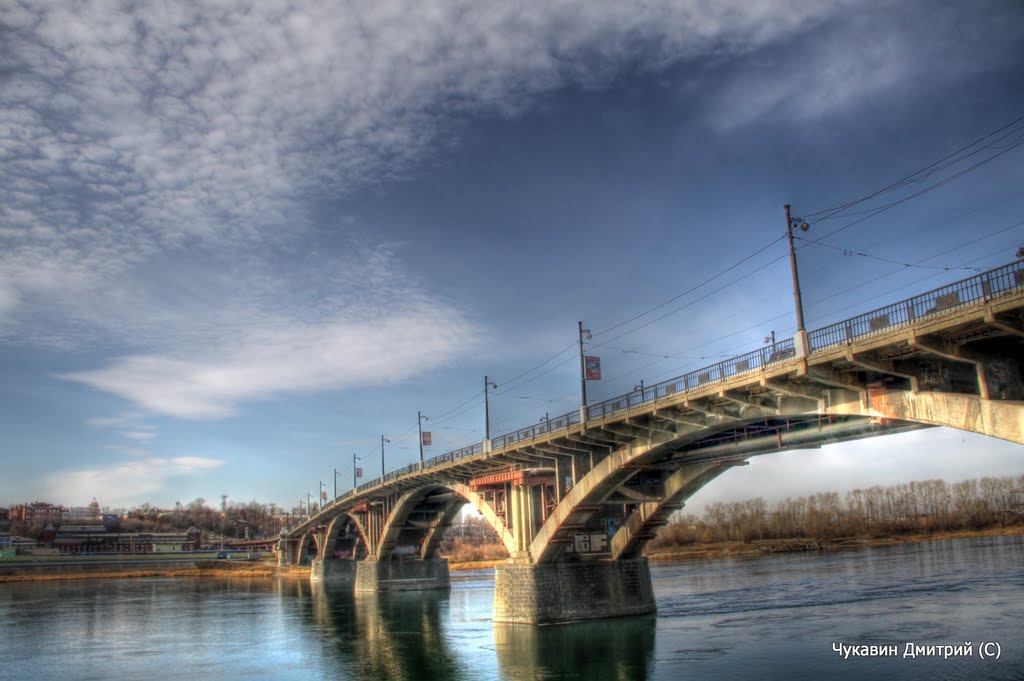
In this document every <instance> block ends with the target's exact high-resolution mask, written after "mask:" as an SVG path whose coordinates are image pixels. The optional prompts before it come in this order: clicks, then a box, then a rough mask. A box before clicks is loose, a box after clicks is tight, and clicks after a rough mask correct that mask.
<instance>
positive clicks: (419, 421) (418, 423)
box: [416, 412, 430, 468]
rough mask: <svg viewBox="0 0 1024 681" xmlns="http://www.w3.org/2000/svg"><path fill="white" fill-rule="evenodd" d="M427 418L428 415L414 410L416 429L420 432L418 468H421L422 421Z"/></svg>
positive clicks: (427, 419) (428, 418)
mask: <svg viewBox="0 0 1024 681" xmlns="http://www.w3.org/2000/svg"><path fill="white" fill-rule="evenodd" d="M429 420H430V417H429V416H424V415H423V414H421V413H420V412H416V430H417V431H418V432H419V434H420V468H423V422H424V421H429Z"/></svg>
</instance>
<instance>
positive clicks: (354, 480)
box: [352, 452, 362, 490]
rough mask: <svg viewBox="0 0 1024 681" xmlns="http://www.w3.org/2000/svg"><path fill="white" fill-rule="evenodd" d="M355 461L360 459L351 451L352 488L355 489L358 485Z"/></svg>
mask: <svg viewBox="0 0 1024 681" xmlns="http://www.w3.org/2000/svg"><path fill="white" fill-rule="evenodd" d="M356 461H362V459H361V458H359V457H358V456H356V453H355V452H352V489H353V490H355V488H356V487H358V486H359V476H358V475H356Z"/></svg>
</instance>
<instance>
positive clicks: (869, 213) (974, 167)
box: [806, 135, 1024, 243]
mask: <svg viewBox="0 0 1024 681" xmlns="http://www.w3.org/2000/svg"><path fill="white" fill-rule="evenodd" d="M1021 145H1024V135H1022V136H1021V137H1020V138H1019V139H1018V140H1017V141H1015V142H1014V143H1013V144H1012V145H1010V146H1008V147H1006V148H1005V149H1003V150H1002V151H1000V152H999V153H997V154H993V155H992V156H989V157H988V158H986V159H983V160H981V161H978V162H977V163H975V164H974V165H972V166H969V167H967V168H965V169H963V170H961V171H960V172H958V173H956V174H955V175H951V176H949V177H947V178H945V179H942V180H939V181H938V182H936V183H934V184H931V185H928V186H927V187H925V188H924V189H920V190H918V191H916V192H914V193H913V194H909V195H908V196H905V197H903V198H901V199H899V200H897V201H893V202H891V203H888V204H886V205H884V206H880V207H878V208H873V209H871V210H869V211H865V212H866V213H867V215H864V217H862V218H859V219H857V220H854V221H853V222H850V223H847V224H845V225H843V226H842V227H840V228H838V229H834V230H832V231H831V232H829V233H827V234H824V235H822V236H821V237H819V238H817V239H813V240H806V241H808V243H819V242H821V241H823V240H825V239H828V238H830V237H833V236H835V235H836V234H839V233H840V232H843V231H845V230H847V229H849V228H850V227H853V226H854V225H859V224H860V223H862V222H864V221H865V220H870V219H871V218H873V217H875V216H876V215H879V214H880V213H884V212H885V211H887V210H890V209H892V208H895V207H896V206H899V205H901V204H903V203H906V202H907V201H910V200H912V199H915V198H917V197H919V196H922V195H924V194H927V193H929V192H931V191H934V190H935V189H938V188H939V187H942V186H944V185H946V184H949V183H950V182H952V181H954V180H957V179H959V178H961V177H963V176H964V175H967V174H968V173H971V172H973V171H975V170H977V169H978V168H980V167H981V166H983V165H985V164H986V163H989V162H991V161H994V160H995V159H997V158H999V157H1000V156H1002V155H1003V154H1006V153H1009V152H1010V151H1011V150H1013V149H1016V148H1017V147H1019V146H1021Z"/></svg>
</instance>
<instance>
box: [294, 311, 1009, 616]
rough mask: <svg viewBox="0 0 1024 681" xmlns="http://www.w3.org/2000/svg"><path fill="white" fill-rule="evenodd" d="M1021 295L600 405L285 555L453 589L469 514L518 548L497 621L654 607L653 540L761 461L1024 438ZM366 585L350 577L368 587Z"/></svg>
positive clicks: (320, 525)
mask: <svg viewBox="0 0 1024 681" xmlns="http://www.w3.org/2000/svg"><path fill="white" fill-rule="evenodd" d="M1011 298H1012V299H1010V300H1004V301H1003V302H1002V303H1001V304H1000V305H995V304H992V303H986V304H985V305H979V306H975V307H973V308H970V309H964V310H959V311H955V312H953V313H950V314H946V315H944V316H942V317H940V318H936V319H932V320H927V321H925V322H920V323H915V324H914V325H913V326H912V327H911V328H910V329H891V330H887V329H886V328H885V327H884V325H883V324H881V322H879V323H878V324H877V325H876V324H875V321H876V320H874V319H872V320H871V328H872V329H874V327H875V326H878V327H879V329H878V330H877V332H876V331H872V332H871V333H870V334H868V335H867V336H866V337H864V338H853V336H852V335H851V336H850V338H851V340H849V341H848V342H843V343H838V344H837V343H833V344H832V345H831V346H828V347H823V348H821V349H816V348H814V347H811V348H810V349H811V350H812V352H811V354H810V355H807V356H805V357H799V356H783V357H781V358H778V359H774V358H773V359H772V360H771V361H770V362H766V363H765V364H764V365H763V366H761V369H760V370H759V371H749V370H747V367H746V366H743V367H742V370H741V365H740V363H737V364H736V367H735V370H734V371H732V372H730V371H727V369H728V368H729V367H725V366H720V367H718V369H717V370H718V376H719V378H718V379H717V380H712V379H711V378H708V376H710V374H708V375H704V374H700V375H697V376H696V377H694V376H690V375H688V376H687V377H683V378H681V379H680V381H679V382H678V383H676V384H672V383H668V384H659V387H658V388H657V389H656V391H655V392H652V393H648V392H647V391H646V390H645V391H644V393H643V394H640V393H639V392H637V393H633V394H631V395H626V396H623V397H622V398H620V399H619V400H611V401H608V402H605V403H602V404H601V405H596V406H595V407H594V408H592V409H591V412H590V414H589V418H588V419H587V420H586V422H585V425H584V424H581V423H580V422H579V420H578V419H577V420H576V421H573V420H572V418H571V415H567V416H565V417H560V418H559V419H556V420H553V421H552V422H549V423H546V424H542V425H541V426H539V427H538V426H533V427H531V428H529V429H524V430H523V431H518V432H516V433H511V434H509V435H506V436H502V438H499V441H498V442H497V444H498V445H499V446H484V447H482V448H481V450H480V451H479V452H477V451H476V450H472V451H469V452H468V453H467V454H465V455H464V454H459V456H452V457H451V458H450V459H447V458H445V457H439V459H440V460H439V461H438V460H434V461H432V462H430V465H429V466H427V467H426V468H424V469H423V470H419V469H418V468H416V469H413V468H412V467H410V469H407V470H406V471H404V472H400V473H397V474H391V476H390V479H386V480H385V481H384V482H383V484H379V485H376V486H374V485H370V486H367V487H366V488H363V489H361V490H360V491H359V492H358V493H357V494H352V495H349V496H348V498H344V499H342V500H340V503H338V504H336V505H335V506H333V507H328V508H327V509H325V511H324V512H323V513H322V514H321V515H320V516H318V517H317V518H314V519H312V520H311V521H310V522H309V523H307V524H305V525H304V526H301V527H300V528H297V529H296V531H294V532H293V533H292V535H291V539H290V540H289V541H290V542H291V543H290V544H288V547H294V550H293V551H292V553H291V554H288V555H287V556H285V553H284V551H283V552H282V555H283V556H285V559H286V560H291V561H296V562H298V561H301V560H302V559H303V555H304V554H303V551H304V550H308V549H304V547H310V546H312V545H313V544H310V543H309V539H310V538H311V537H312V538H313V540H314V542H313V543H315V547H316V550H317V557H318V560H319V561H321V562H322V563H326V562H328V561H331V560H334V561H345V560H348V561H350V562H352V561H365V562H366V563H367V564H373V565H374V567H373V568H372V569H373V570H374V571H376V574H385V573H386V574H391V575H402V574H406V575H414V576H412V577H408V583H407V584H406V585H405V586H409V587H410V588H416V587H415V586H414V584H415V583H420V584H423V585H424V586H423V588H439V585H440V584H441V581H440V580H436V579H435V580H434V581H432V582H431V581H430V578H429V576H430V575H432V574H435V573H436V571H434V572H432V571H433V570H434V567H432V566H436V565H437V563H436V560H437V550H438V547H439V545H440V541H441V538H442V537H443V535H444V532H445V530H446V529H447V527H449V526H450V524H451V523H452V521H453V519H454V518H455V517H456V515H457V514H458V512H459V509H460V508H461V507H462V506H463V505H464V504H465V503H467V502H468V503H470V504H472V505H473V507H474V508H476V509H477V511H478V512H479V513H480V514H481V515H482V517H484V518H485V519H486V520H487V522H488V523H489V524H490V526H491V527H492V528H493V530H494V532H495V534H496V535H497V537H498V538H499V540H500V541H501V542H502V543H503V544H504V546H505V547H506V549H507V550H508V552H509V560H508V563H507V564H506V565H503V566H500V567H499V568H498V570H497V573H496V588H495V619H496V620H497V621H508V622H526V623H532V624H542V623H555V622H559V621H568V620H573V619H582V618H588V617H610V616H618V615H635V614H641V613H645V612H653V610H654V601H653V596H651V595H650V594H651V591H650V578H649V572H648V570H647V564H646V561H645V560H644V559H643V557H642V552H643V549H644V547H645V546H646V544H647V542H648V541H650V539H651V538H653V537H654V536H655V533H656V532H657V529H658V528H659V527H660V526H662V525H664V524H665V523H667V522H668V520H669V517H670V516H671V514H672V513H673V512H675V511H676V510H678V509H680V508H682V507H683V505H684V504H685V502H686V500H687V499H689V498H690V497H691V496H692V495H693V494H695V493H696V492H697V491H699V490H700V489H701V488H702V487H703V486H704V485H706V484H708V483H709V482H711V481H712V480H714V479H715V478H716V477H718V476H719V475H721V474H722V473H723V472H725V471H727V470H729V469H730V468H732V467H734V466H740V465H745V464H746V463H747V461H748V460H749V459H750V458H751V457H753V456H758V455H762V454H769V453H772V452H778V451H784V450H787V449H809V448H818V447H821V446H823V445H826V444H831V443H836V442H843V441H847V440H854V439H861V438H865V437H873V436H878V435H886V434H892V433H898V432H907V431H911V430H916V429H921V428H928V427H932V426H940V425H941V426H951V427H955V428H959V429H962V430H966V431H971V432H977V433H982V434H985V435H990V436H993V437H999V438H1003V439H1006V440H1010V441H1014V442H1018V443H1024V374H1022V364H1021V359H1020V358H1022V357H1024V314H1022V312H1021V310H1022V309H1024V292H1022V293H1021V294H1014V295H1013V296H1011ZM797 340H798V341H801V339H799V338H798V339H797ZM812 340H814V339H812ZM801 342H803V343H805V344H807V343H808V341H807V339H802V341H801ZM814 342H821V341H820V339H818V340H814ZM812 345H813V343H812ZM746 362H747V360H744V363H746ZM691 380H693V381H695V382H696V384H697V385H696V386H693V385H691ZM491 444H493V443H485V445H491ZM752 491H753V492H755V493H756V492H757V490H752ZM285 543H286V542H283V543H282V548H283V549H284V548H287V547H286V546H285ZM400 565H401V567H399V566H400ZM413 565H420V567H418V568H414V567H411V566H413ZM367 569H368V568H367ZM417 570H418V571H419V572H417ZM322 572H323V574H327V571H324V570H322ZM357 572H358V568H357V569H353V570H349V569H348V568H345V569H340V570H339V571H338V574H349V573H351V574H352V575H353V578H352V581H353V583H356V582H357V578H356V577H355V575H356V573H357ZM446 575H447V571H446V569H445V576H446ZM416 580H419V582H417V581H416ZM378 581H380V580H378ZM383 581H384V582H389V579H384V580H383ZM393 582H394V580H390V586H388V587H387V588H403V587H402V586H400V585H399V586H396V585H395V584H394V583H393ZM445 583H446V580H445ZM410 585H412V586H410ZM373 588H385V587H373Z"/></svg>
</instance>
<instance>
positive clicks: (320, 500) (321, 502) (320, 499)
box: [316, 480, 327, 510]
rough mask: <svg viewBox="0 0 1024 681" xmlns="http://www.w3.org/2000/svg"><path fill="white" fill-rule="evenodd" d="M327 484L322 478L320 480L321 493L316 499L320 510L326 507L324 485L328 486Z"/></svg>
mask: <svg viewBox="0 0 1024 681" xmlns="http://www.w3.org/2000/svg"><path fill="white" fill-rule="evenodd" d="M326 486H327V485H325V484H324V481H323V480H321V481H320V494H319V496H317V500H316V504H317V507H318V508H319V509H320V510H323V508H324V487H326Z"/></svg>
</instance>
